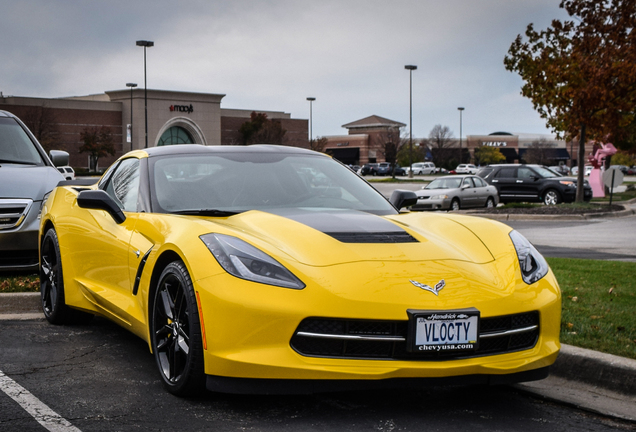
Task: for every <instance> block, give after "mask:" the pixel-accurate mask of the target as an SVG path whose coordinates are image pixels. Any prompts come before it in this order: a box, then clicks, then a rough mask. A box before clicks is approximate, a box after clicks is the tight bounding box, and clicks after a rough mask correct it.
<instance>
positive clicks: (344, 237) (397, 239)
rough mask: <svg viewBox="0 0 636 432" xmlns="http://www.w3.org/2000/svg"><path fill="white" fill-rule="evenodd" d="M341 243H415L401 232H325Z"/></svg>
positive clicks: (412, 238)
mask: <svg viewBox="0 0 636 432" xmlns="http://www.w3.org/2000/svg"><path fill="white" fill-rule="evenodd" d="M325 234H327V235H330V236H331V237H333V238H335V239H336V240H338V241H340V242H342V243H417V242H418V241H417V239H416V238H415V237H413V236H412V235H411V234H409V233H407V232H405V231H402V232H399V231H398V232H326V233H325Z"/></svg>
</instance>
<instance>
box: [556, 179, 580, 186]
mask: <svg viewBox="0 0 636 432" xmlns="http://www.w3.org/2000/svg"><path fill="white" fill-rule="evenodd" d="M559 183H561V184H562V185H566V186H567V187H576V183H574V182H573V181H568V180H561V181H560V182H559Z"/></svg>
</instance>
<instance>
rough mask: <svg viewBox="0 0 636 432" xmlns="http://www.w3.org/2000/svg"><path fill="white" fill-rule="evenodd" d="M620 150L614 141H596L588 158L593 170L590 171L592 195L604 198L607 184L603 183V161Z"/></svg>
mask: <svg viewBox="0 0 636 432" xmlns="http://www.w3.org/2000/svg"><path fill="white" fill-rule="evenodd" d="M617 151H618V150H616V147H614V144H612V143H607V144H603V143H598V142H595V143H594V147H593V148H592V154H591V155H590V156H589V157H588V158H587V160H588V162H589V163H590V164H592V172H591V173H590V186H592V196H593V197H594V198H603V197H604V196H605V186H604V185H603V169H602V167H603V162H604V161H605V158H606V157H607V156H612V155H613V154H616V152H617Z"/></svg>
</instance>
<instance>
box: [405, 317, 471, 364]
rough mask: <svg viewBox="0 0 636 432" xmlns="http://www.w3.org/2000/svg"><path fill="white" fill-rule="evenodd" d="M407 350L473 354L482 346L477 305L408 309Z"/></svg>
mask: <svg viewBox="0 0 636 432" xmlns="http://www.w3.org/2000/svg"><path fill="white" fill-rule="evenodd" d="M406 312H407V314H408V317H409V328H408V340H407V350H408V351H409V352H412V353H420V354H424V353H433V352H436V353H447V354H450V353H461V354H465V353H472V352H475V351H476V350H477V347H478V346H479V322H480V318H481V314H480V312H479V310H477V309H475V308H467V309H451V310H415V309H408V310H407V311H406Z"/></svg>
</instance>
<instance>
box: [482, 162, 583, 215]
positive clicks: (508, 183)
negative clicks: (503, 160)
mask: <svg viewBox="0 0 636 432" xmlns="http://www.w3.org/2000/svg"><path fill="white" fill-rule="evenodd" d="M477 175H478V176H480V177H482V178H483V179H484V180H486V182H488V183H489V184H492V185H494V186H496V187H497V191H498V192H499V201H500V202H502V203H507V202H511V201H521V202H543V203H544V204H546V205H553V204H559V203H561V202H573V201H574V200H575V198H576V187H577V184H576V183H577V180H576V178H574V177H563V176H561V175H559V174H557V173H555V172H553V171H552V170H550V169H548V168H546V167H544V166H541V165H525V164H502V165H489V166H486V167H484V168H482V169H480V170H479V172H478V173H477ZM583 187H584V188H585V189H584V198H585V201H589V200H591V199H592V188H591V187H590V184H589V183H588V181H587V180H585V184H584V185H583Z"/></svg>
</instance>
